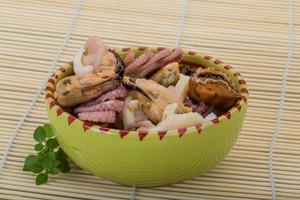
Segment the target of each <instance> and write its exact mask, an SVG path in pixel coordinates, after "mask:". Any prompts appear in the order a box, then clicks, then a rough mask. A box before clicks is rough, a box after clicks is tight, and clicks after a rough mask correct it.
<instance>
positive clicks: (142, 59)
mask: <svg viewBox="0 0 300 200" xmlns="http://www.w3.org/2000/svg"><path fill="white" fill-rule="evenodd" d="M152 57H153V53H152V52H151V51H145V52H144V53H143V54H142V55H141V56H139V57H137V58H136V59H135V60H134V61H133V62H132V63H131V64H130V65H129V66H128V67H127V68H126V75H132V74H135V73H136V70H137V69H138V68H139V67H140V66H142V65H144V64H145V63H147V62H148V61H149V60H150V59H151V58H152Z"/></svg>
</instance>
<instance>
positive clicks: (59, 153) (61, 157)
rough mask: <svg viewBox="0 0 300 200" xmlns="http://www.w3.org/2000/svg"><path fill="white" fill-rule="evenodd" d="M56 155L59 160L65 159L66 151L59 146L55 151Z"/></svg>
mask: <svg viewBox="0 0 300 200" xmlns="http://www.w3.org/2000/svg"><path fill="white" fill-rule="evenodd" d="M55 155H56V159H58V160H62V159H64V158H65V156H66V155H65V153H64V151H63V150H62V149H61V148H59V149H58V150H57V151H56V152H55Z"/></svg>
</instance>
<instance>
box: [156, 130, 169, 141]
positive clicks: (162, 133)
mask: <svg viewBox="0 0 300 200" xmlns="http://www.w3.org/2000/svg"><path fill="white" fill-rule="evenodd" d="M157 134H158V137H159V139H160V140H162V139H163V137H164V136H165V135H166V134H167V131H158V132H157Z"/></svg>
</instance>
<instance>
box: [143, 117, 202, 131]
mask: <svg viewBox="0 0 300 200" xmlns="http://www.w3.org/2000/svg"><path fill="white" fill-rule="evenodd" d="M201 123H203V117H202V116H201V115H200V114H198V113H195V112H190V113H183V114H171V115H168V116H167V117H166V119H164V120H163V121H161V122H160V123H159V124H157V126H156V127H154V128H151V129H149V131H167V130H172V129H178V128H186V127H190V126H195V125H197V124H201Z"/></svg>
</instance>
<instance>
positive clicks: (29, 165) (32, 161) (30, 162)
mask: <svg viewBox="0 0 300 200" xmlns="http://www.w3.org/2000/svg"><path fill="white" fill-rule="evenodd" d="M37 161H38V157H37V156H35V155H29V156H27V157H26V159H25V163H24V166H23V170H24V171H32V169H33V166H34V165H36V164H37Z"/></svg>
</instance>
